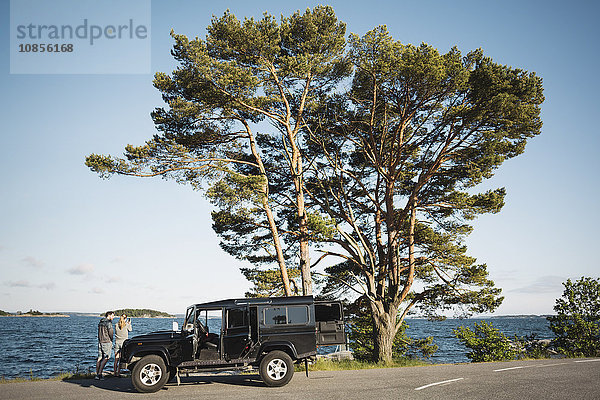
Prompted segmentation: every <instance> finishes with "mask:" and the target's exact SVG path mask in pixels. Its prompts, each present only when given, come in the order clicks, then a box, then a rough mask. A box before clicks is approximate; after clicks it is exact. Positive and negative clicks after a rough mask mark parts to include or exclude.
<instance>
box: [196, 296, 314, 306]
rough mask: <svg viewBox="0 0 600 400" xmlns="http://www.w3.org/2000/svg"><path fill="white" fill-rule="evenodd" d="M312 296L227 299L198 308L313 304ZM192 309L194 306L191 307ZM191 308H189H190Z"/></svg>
mask: <svg viewBox="0 0 600 400" xmlns="http://www.w3.org/2000/svg"><path fill="white" fill-rule="evenodd" d="M313 303H314V298H313V297H312V296H290V297H256V298H244V299H227V300H218V301H211V302H208V303H198V304H196V305H195V306H196V308H213V307H214V308H220V307H235V306H245V305H295V304H313ZM190 307H192V306H190ZM188 308H189V307H188Z"/></svg>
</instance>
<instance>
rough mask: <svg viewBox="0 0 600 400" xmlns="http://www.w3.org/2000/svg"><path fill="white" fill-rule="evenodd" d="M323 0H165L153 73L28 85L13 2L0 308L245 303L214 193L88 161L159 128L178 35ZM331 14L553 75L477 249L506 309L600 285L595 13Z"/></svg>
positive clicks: (414, 7)
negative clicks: (161, 77) (214, 210)
mask: <svg viewBox="0 0 600 400" xmlns="http://www.w3.org/2000/svg"><path fill="white" fill-rule="evenodd" d="M317 4H319V2H312V1H296V2H286V4H285V5H284V4H283V2H278V1H252V2H249V1H233V2H214V1H212V2H206V1H184V0H179V1H153V2H152V4H151V10H152V20H151V67H150V70H151V74H123V75H120V74H114V73H113V74H105V75H101V74H98V75H86V74H76V75H69V74H58V75H57V74H51V75H49V74H46V75H18V74H10V47H9V42H10V40H9V38H10V27H9V1H7V0H3V1H1V2H0V15H1V16H2V23H1V24H0V36H1V39H0V54H1V57H2V59H1V63H0V88H1V89H2V96H0V113H1V116H2V127H1V128H0V177H1V183H2V184H1V195H0V227H1V228H0V309H2V310H6V311H17V310H24V311H25V310H28V309H29V308H36V309H39V310H41V311H103V310H106V309H111V308H120V307H139V308H155V309H159V310H164V311H169V312H182V311H183V310H184V309H185V307H186V306H187V305H188V304H190V303H192V302H200V301H205V300H215V299H219V298H225V297H239V296H242V295H243V293H244V292H245V290H247V288H248V284H247V282H246V281H245V279H244V278H243V277H242V275H241V274H240V273H239V271H238V268H239V267H240V266H242V263H241V262H240V261H238V260H236V259H234V258H232V257H231V256H229V255H227V254H225V253H224V252H223V251H222V250H221V249H220V248H219V246H218V240H217V238H216V235H215V234H214V233H213V231H212V229H211V221H210V206H209V205H208V204H207V202H206V201H205V200H204V199H203V197H202V196H201V194H200V193H197V192H193V191H192V190H191V189H190V188H189V187H185V186H179V185H177V184H176V183H174V182H168V181H163V180H161V179H136V178H126V177H115V178H112V179H110V180H108V181H103V180H101V179H99V178H98V177H97V176H96V175H95V174H93V173H91V172H90V171H89V170H88V169H87V168H86V167H85V165H84V158H85V156H86V155H87V154H90V153H92V152H94V153H102V154H121V152H122V150H123V148H124V146H125V145H127V144H129V143H130V144H141V143H143V142H144V141H145V140H146V139H147V138H149V137H150V136H151V135H152V134H153V132H154V127H153V124H152V121H151V119H150V116H149V113H150V112H151V111H152V109H153V108H154V107H157V106H161V105H162V100H161V98H160V95H159V93H158V91H156V90H155V89H154V88H153V87H152V76H153V73H155V72H158V71H163V72H171V71H172V70H173V68H174V67H175V61H174V60H173V58H172V57H171V55H170V48H171V46H172V41H171V38H170V36H169V32H170V30H171V29H174V30H175V32H177V33H182V34H186V35H188V36H192V37H193V36H200V37H204V35H205V28H206V26H207V25H208V24H209V22H210V18H211V15H213V14H216V15H221V14H222V13H223V11H224V10H225V9H226V8H229V9H230V10H231V11H232V12H233V13H234V14H235V15H236V16H238V17H244V16H255V17H260V16H261V15H262V13H263V12H264V11H269V12H270V13H271V14H274V15H280V14H281V13H283V14H285V15H289V14H290V13H292V12H294V11H295V10H297V9H301V10H304V9H305V8H307V7H312V6H314V5H317ZM327 4H330V5H332V6H333V7H334V9H335V11H336V14H337V15H338V17H339V18H340V19H341V20H342V21H344V22H346V24H347V30H348V32H354V33H358V34H363V33H365V32H366V31H367V30H369V29H371V28H373V27H375V26H376V25H379V24H385V25H387V27H388V29H389V30H390V32H391V33H392V35H393V37H394V38H395V39H398V40H401V41H402V42H404V43H413V44H418V43H420V42H427V43H429V44H431V45H433V46H434V47H437V48H438V49H439V50H440V51H441V52H445V51H447V50H448V49H450V47H452V46H454V45H456V46H458V47H459V49H460V50H461V51H463V52H467V51H469V50H472V49H475V48H478V47H481V48H483V50H484V52H485V54H486V55H488V56H491V57H492V58H493V59H494V60H495V61H496V62H499V63H501V64H507V65H511V66H513V67H520V68H523V69H526V70H530V71H535V72H536V73H537V74H538V75H540V76H541V77H542V78H543V79H544V88H545V96H546V102H545V103H544V104H543V106H542V118H543V121H544V127H543V129H542V134H541V135H540V136H539V137H537V138H535V139H533V140H531V141H530V143H529V144H528V147H527V149H526V151H525V153H524V154H523V155H521V156H520V157H518V158H516V159H513V160H510V161H508V162H506V163H505V164H504V165H503V166H502V167H501V169H500V170H499V171H498V173H497V174H496V176H495V177H494V178H493V179H492V180H490V181H489V182H486V183H485V184H484V185H483V186H482V188H486V187H498V186H504V187H506V188H507V192H508V195H507V198H506V206H505V207H504V210H503V211H502V212H501V213H500V214H496V215H489V216H484V217H482V218H480V219H479V220H478V221H477V222H476V224H475V231H474V233H473V234H472V235H471V236H470V238H469V239H468V244H469V249H470V254H472V255H473V256H475V257H477V259H478V261H479V262H485V263H486V264H487V265H488V268H489V271H490V274H491V277H492V279H494V280H495V281H496V283H497V285H498V286H499V287H501V288H503V290H504V292H503V293H504V295H505V296H506V299H505V301H504V304H503V305H502V306H501V307H500V309H499V310H498V311H497V314H529V313H535V314H544V313H551V312H552V306H553V304H554V299H555V298H557V297H558V296H560V294H561V293H562V286H561V282H562V281H564V280H566V279H567V278H578V277H581V276H584V275H585V276H593V277H598V276H599V275H600V274H599V266H600V265H599V262H598V259H597V258H596V253H595V250H596V248H597V246H598V245H599V244H600V243H599V240H598V238H599V235H598V233H597V232H598V225H599V223H600V215H599V212H598V197H599V194H600V190H599V189H600V184H599V182H600V180H599V179H598V176H597V174H598V171H600V166H599V162H598V156H597V152H598V150H599V147H600V146H599V144H600V139H599V137H600V136H599V132H598V127H597V124H596V121H597V114H598V112H599V111H600V110H599V107H598V92H599V89H600V87H599V86H600V85H599V83H598V78H597V66H598V64H599V63H598V61H599V55H598V52H597V48H598V46H597V44H596V40H597V38H598V37H600V32H599V29H598V26H597V23H596V22H597V21H596V18H597V15H598V11H599V8H600V7H599V6H598V3H597V2H594V1H574V2H559V1H522V0H521V1H501V2H500V1H495V2H491V1H490V2H482V1H453V2H450V1H441V0H440V1H421V2H406V1H369V2H355V1H331V2H328V3H327ZM118 11H119V10H115V15H118ZM52 17H53V18H55V19H57V20H58V21H60V20H61V18H66V17H67V15H64V14H61V15H54V16H52ZM104 62H106V63H107V66H110V65H112V64H113V63H115V64H118V63H119V62H120V61H119V60H116V59H111V58H110V57H108V58H106V59H105V60H104Z"/></svg>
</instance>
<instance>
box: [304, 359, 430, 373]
mask: <svg viewBox="0 0 600 400" xmlns="http://www.w3.org/2000/svg"><path fill="white" fill-rule="evenodd" d="M424 365H430V363H427V362H425V361H421V360H412V359H398V360H394V361H392V362H390V363H383V362H379V363H373V362H367V361H358V360H341V361H334V360H324V359H319V360H317V361H316V362H315V363H314V364H311V365H309V366H308V370H309V371H347V370H356V369H375V368H398V367H421V366H424ZM296 371H298V372H299V371H304V363H300V364H296Z"/></svg>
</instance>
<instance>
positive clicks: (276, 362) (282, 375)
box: [258, 350, 294, 387]
mask: <svg viewBox="0 0 600 400" xmlns="http://www.w3.org/2000/svg"><path fill="white" fill-rule="evenodd" d="M258 371H259V373H260V377H261V378H262V380H263V382H264V383H265V385H267V386H272V387H277V386H283V385H286V384H287V383H288V382H289V381H290V380H291V379H292V376H294V363H293V362H292V358H291V357H290V356H289V355H288V354H287V353H285V352H283V351H279V350H276V351H272V352H270V353H268V354H267V355H266V356H265V357H264V358H263V359H262V361H261V362H260V367H259V370H258Z"/></svg>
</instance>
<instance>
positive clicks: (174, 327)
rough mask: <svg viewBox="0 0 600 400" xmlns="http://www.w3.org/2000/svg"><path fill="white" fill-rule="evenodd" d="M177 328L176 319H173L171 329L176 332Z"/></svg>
mask: <svg viewBox="0 0 600 400" xmlns="http://www.w3.org/2000/svg"><path fill="white" fill-rule="evenodd" d="M178 330H179V324H178V323H177V321H173V331H175V332H177V331H178Z"/></svg>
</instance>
